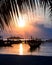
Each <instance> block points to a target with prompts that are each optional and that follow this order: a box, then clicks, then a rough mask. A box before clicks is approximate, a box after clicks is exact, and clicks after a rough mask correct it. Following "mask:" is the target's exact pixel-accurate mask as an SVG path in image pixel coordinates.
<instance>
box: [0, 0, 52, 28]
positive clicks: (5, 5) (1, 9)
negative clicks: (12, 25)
mask: <svg viewBox="0 0 52 65" xmlns="http://www.w3.org/2000/svg"><path fill="white" fill-rule="evenodd" d="M10 1H11V2H12V6H13V3H14V4H15V0H4V2H2V0H1V1H0V27H1V28H3V29H4V25H3V22H2V18H3V19H4V22H5V23H6V25H7V26H8V23H9V22H8V20H9V19H10V13H9V12H10V11H11V13H12V10H11V3H10ZM25 1H26V2H28V1H27V0H23V1H22V0H20V1H19V0H17V3H18V5H19V6H21V5H22V2H25ZM33 1H34V0H33ZM30 2H32V0H30ZM36 2H38V0H36ZM39 3H40V5H41V6H44V11H45V10H46V5H47V4H48V5H50V12H51V14H50V16H52V1H51V0H39ZM13 10H14V6H13ZM14 11H15V10H14ZM6 16H7V17H8V18H7V17H6ZM1 17H2V18H1Z"/></svg>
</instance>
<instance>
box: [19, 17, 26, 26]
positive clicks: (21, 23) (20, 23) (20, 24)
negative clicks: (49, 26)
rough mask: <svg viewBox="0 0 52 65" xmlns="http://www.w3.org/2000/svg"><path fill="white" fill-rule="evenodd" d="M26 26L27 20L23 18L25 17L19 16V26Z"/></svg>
mask: <svg viewBox="0 0 52 65" xmlns="http://www.w3.org/2000/svg"><path fill="white" fill-rule="evenodd" d="M24 26H25V21H24V20H23V18H21V17H20V18H19V21H18V27H24Z"/></svg>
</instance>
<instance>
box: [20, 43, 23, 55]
mask: <svg viewBox="0 0 52 65" xmlns="http://www.w3.org/2000/svg"><path fill="white" fill-rule="evenodd" d="M19 55H23V45H22V44H20V47H19Z"/></svg>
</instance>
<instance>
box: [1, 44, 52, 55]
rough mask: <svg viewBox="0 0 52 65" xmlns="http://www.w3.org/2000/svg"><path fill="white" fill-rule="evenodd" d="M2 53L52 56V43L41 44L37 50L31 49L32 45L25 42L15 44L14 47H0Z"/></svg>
mask: <svg viewBox="0 0 52 65" xmlns="http://www.w3.org/2000/svg"><path fill="white" fill-rule="evenodd" d="M0 54H17V55H43V56H52V43H44V44H41V45H40V47H39V48H37V49H35V50H34V49H33V50H30V46H29V45H28V44H25V43H23V44H22V43H20V44H13V45H12V47H0Z"/></svg>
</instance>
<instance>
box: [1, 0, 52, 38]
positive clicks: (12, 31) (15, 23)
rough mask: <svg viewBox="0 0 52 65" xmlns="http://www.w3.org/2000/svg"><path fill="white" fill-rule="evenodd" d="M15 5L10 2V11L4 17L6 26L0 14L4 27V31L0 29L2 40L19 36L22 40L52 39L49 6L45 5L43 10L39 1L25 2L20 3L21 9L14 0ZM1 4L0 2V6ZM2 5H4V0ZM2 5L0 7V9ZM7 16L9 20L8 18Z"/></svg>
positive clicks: (51, 21)
mask: <svg viewBox="0 0 52 65" xmlns="http://www.w3.org/2000/svg"><path fill="white" fill-rule="evenodd" d="M14 1H15V3H13V4H12V1H11V0H10V7H11V11H10V10H9V15H5V17H6V18H7V21H8V22H9V23H8V26H7V25H6V23H5V20H4V18H3V16H4V15H2V14H0V19H1V20H2V23H3V25H4V30H2V29H1V28H0V36H3V37H4V38H6V37H8V36H21V37H23V38H30V37H31V36H33V37H34V38H45V39H47V38H52V20H51V19H52V18H51V17H50V14H51V12H50V4H49V2H48V4H46V9H45V10H44V5H43V3H42V5H43V6H41V4H40V2H39V0H37V2H36V0H32V1H31V2H30V0H28V3H27V2H22V5H21V9H20V7H19V5H18V3H17V0H14ZM2 3H3V2H2V1H1V4H2ZM4 3H5V4H6V2H5V0H4ZM1 6H2V5H0V9H1V10H2V8H1ZM6 7H7V6H6ZM8 16H9V18H8Z"/></svg>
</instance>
